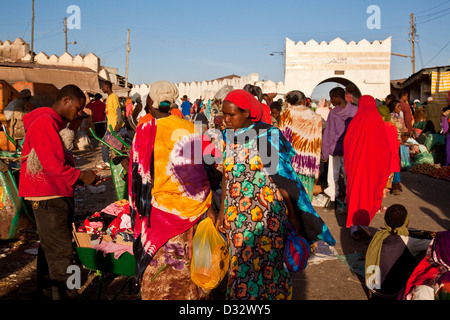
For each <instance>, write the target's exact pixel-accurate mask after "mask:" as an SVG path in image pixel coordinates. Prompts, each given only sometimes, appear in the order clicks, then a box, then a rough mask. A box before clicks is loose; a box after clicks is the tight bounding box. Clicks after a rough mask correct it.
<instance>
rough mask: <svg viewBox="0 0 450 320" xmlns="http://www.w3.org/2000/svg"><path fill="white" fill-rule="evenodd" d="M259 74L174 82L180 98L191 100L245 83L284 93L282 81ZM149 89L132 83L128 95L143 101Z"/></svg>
mask: <svg viewBox="0 0 450 320" xmlns="http://www.w3.org/2000/svg"><path fill="white" fill-rule="evenodd" d="M258 79H259V75H258V74H257V73H252V74H250V75H248V76H247V77H239V76H236V77H234V78H232V79H223V80H213V81H202V82H189V83H186V82H181V83H176V84H175V85H176V86H177V87H178V91H179V96H180V98H181V97H182V96H183V95H187V96H188V98H189V100H190V101H191V102H194V101H195V100H197V99H200V98H202V99H213V98H214V95H215V94H216V92H217V91H219V90H220V89H221V88H222V87H223V86H225V85H228V86H232V87H233V88H234V89H242V88H244V86H245V85H246V84H253V85H256V86H259V87H261V89H262V91H263V92H264V93H275V92H277V93H279V94H281V95H284V93H285V90H284V84H283V82H279V83H275V82H273V81H259V80H258ZM149 91H150V85H148V84H140V85H134V86H133V88H132V89H131V92H130V97H132V98H133V99H135V98H136V97H137V96H140V97H141V98H142V101H143V102H144V103H145V101H146V99H147V95H148V93H149Z"/></svg>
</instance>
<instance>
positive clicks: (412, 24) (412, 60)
mask: <svg viewBox="0 0 450 320" xmlns="http://www.w3.org/2000/svg"><path fill="white" fill-rule="evenodd" d="M410 16H411V33H410V35H411V46H412V55H411V62H412V70H413V74H414V73H416V49H415V44H414V42H415V35H416V26H415V24H414V14H412V13H411V15H410Z"/></svg>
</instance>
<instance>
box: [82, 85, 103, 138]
mask: <svg viewBox="0 0 450 320" xmlns="http://www.w3.org/2000/svg"><path fill="white" fill-rule="evenodd" d="M101 99H102V95H101V94H100V93H97V94H95V96H94V101H92V102H90V103H88V105H87V106H86V108H89V109H91V110H92V123H93V124H94V128H95V133H96V134H97V136H99V137H100V138H103V136H104V135H105V132H106V115H105V108H106V105H105V104H104V103H103V101H102V100H101Z"/></svg>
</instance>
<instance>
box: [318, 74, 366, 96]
mask: <svg viewBox="0 0 450 320" xmlns="http://www.w3.org/2000/svg"><path fill="white" fill-rule="evenodd" d="M349 84H351V85H353V86H354V87H355V88H356V92H357V96H358V97H359V96H361V90H360V89H359V88H358V86H357V85H355V84H354V83H353V82H352V81H350V80H348V79H345V78H340V77H333V78H328V79H325V80H323V81H322V82H320V83H319V84H318V85H317V86H316V87H315V88H314V90H313V92H312V94H311V99H313V100H314V99H315V100H320V99H321V98H325V99H327V100H330V95H329V92H330V90H331V89H332V88H334V87H337V86H340V87H342V88H344V89H345V87H346V86H347V85H349Z"/></svg>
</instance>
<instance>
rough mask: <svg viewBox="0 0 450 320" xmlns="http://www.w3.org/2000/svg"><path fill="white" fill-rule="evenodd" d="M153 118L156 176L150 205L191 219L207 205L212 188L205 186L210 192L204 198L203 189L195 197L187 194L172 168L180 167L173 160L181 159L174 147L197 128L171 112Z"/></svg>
mask: <svg viewBox="0 0 450 320" xmlns="http://www.w3.org/2000/svg"><path fill="white" fill-rule="evenodd" d="M156 121H157V130H156V137H155V141H157V143H155V146H154V150H153V154H154V157H153V158H154V172H155V176H154V181H153V189H152V195H153V199H152V206H153V207H155V208H158V209H160V210H163V211H166V212H170V213H172V214H175V215H177V216H179V217H180V218H184V219H186V218H189V219H190V220H192V221H193V220H195V219H197V218H198V217H199V215H201V214H203V213H205V212H206V210H207V209H208V207H209V205H210V203H211V192H210V190H205V192H208V193H209V194H208V195H207V198H206V199H205V196H206V194H202V193H200V194H199V195H197V196H196V197H195V198H194V197H192V196H189V195H188V194H187V192H186V188H187V186H186V185H185V183H183V182H182V181H179V180H178V179H177V178H176V175H174V174H173V173H172V172H171V170H172V169H173V168H175V167H177V166H178V167H179V166H180V164H178V163H175V162H176V161H177V160H181V159H182V158H181V157H178V156H177V154H176V152H175V151H174V149H176V148H177V147H183V142H184V141H186V139H184V137H183V136H185V135H187V136H188V137H192V135H193V134H194V133H198V132H197V131H198V130H197V128H196V127H195V126H194V124H193V123H191V122H189V121H187V120H184V119H181V118H179V117H177V116H173V115H171V116H168V117H166V118H162V119H158V120H156ZM199 137H200V136H199ZM200 147H201V144H200ZM200 155H201V151H200ZM171 156H172V159H171ZM186 166H193V164H190V163H189V164H186Z"/></svg>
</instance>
